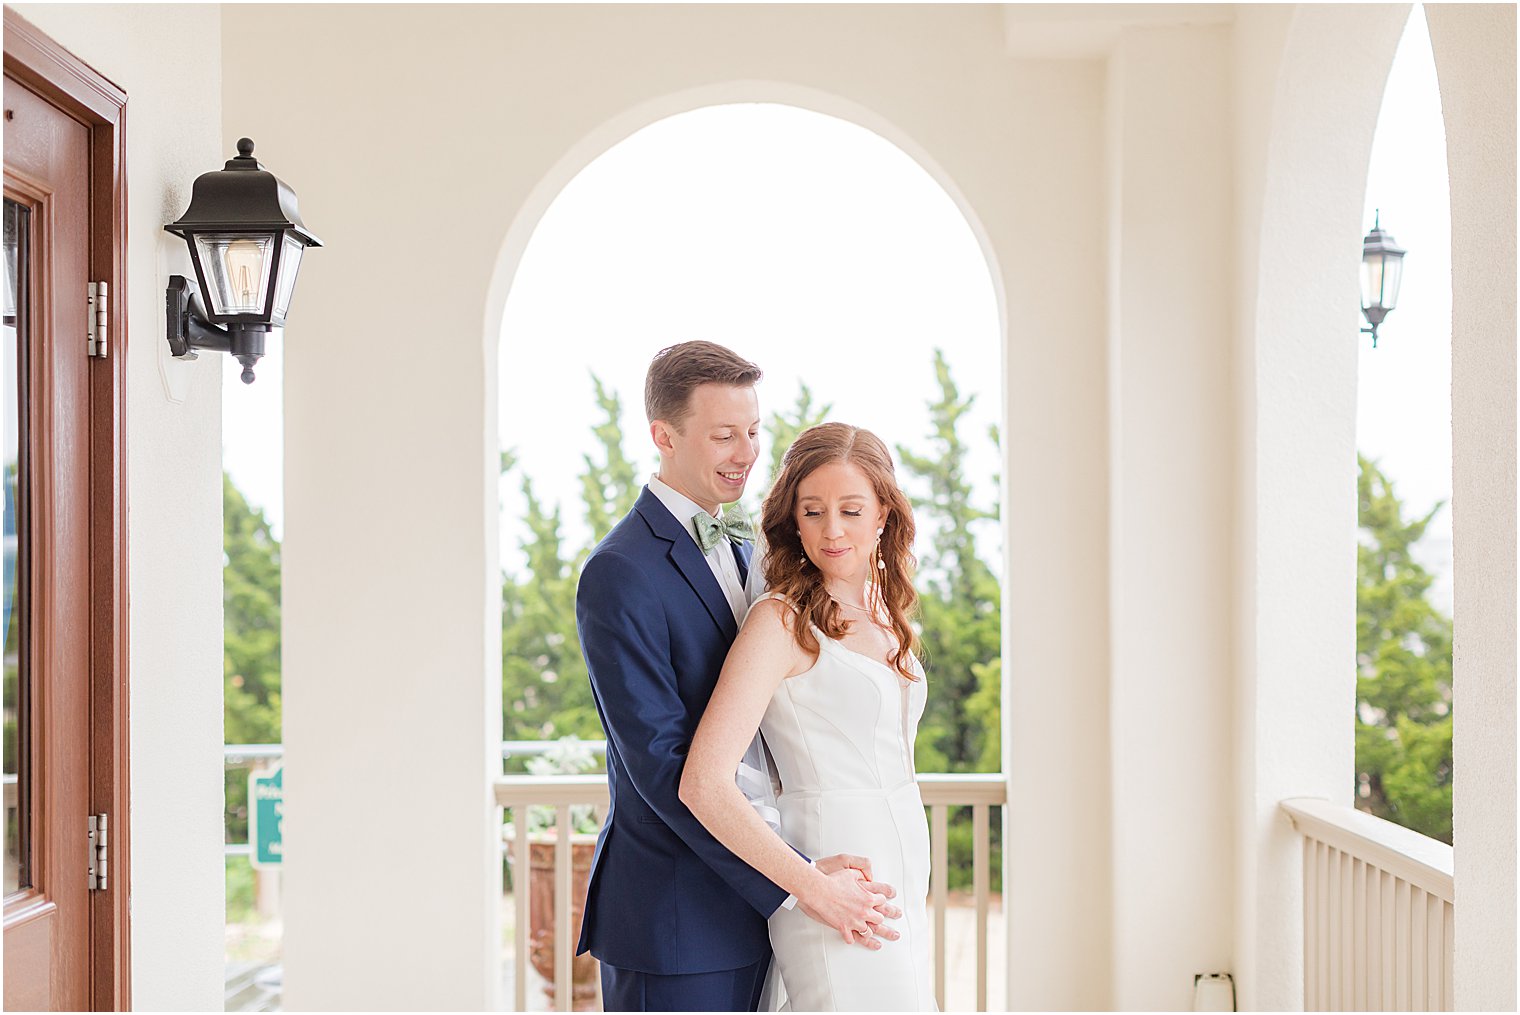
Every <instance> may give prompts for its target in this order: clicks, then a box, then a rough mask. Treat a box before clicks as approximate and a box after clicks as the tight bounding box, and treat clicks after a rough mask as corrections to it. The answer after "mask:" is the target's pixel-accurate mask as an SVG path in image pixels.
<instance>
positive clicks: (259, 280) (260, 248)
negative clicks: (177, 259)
mask: <svg viewBox="0 0 1520 1015" xmlns="http://www.w3.org/2000/svg"><path fill="white" fill-rule="evenodd" d="M274 241H275V234H273V233H264V234H258V233H253V234H249V233H197V234H196V236H195V246H196V249H197V250H198V251H199V253H200V261H201V270H202V271H204V272H205V273H206V283H207V285H208V286H209V287H210V289H211V292H210V294H209V295H210V297H211V312H212V313H213V314H217V315H220V316H230V315H233V314H262V313H263V312H264V308H265V307H266V306H268V303H269V270H270V267H271V265H272V263H273V261H274Z"/></svg>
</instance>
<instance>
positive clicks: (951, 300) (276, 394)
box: [223, 7, 1451, 609]
mask: <svg viewBox="0 0 1520 1015" xmlns="http://www.w3.org/2000/svg"><path fill="white" fill-rule="evenodd" d="M1374 208H1380V209H1381V210H1382V221H1383V225H1384V227H1385V228H1387V229H1388V230H1389V231H1390V232H1391V233H1392V234H1393V235H1394V237H1395V238H1396V239H1397V240H1398V242H1399V243H1400V245H1402V246H1403V247H1405V248H1406V249H1408V250H1409V251H1410V253H1409V256H1408V257H1407V258H1406V259H1405V270H1404V282H1403V290H1402V293H1401V296H1400V300H1399V306H1398V309H1397V310H1395V311H1394V313H1393V314H1392V315H1391V316H1390V317H1389V318H1388V320H1387V321H1386V322H1385V323H1384V324H1383V325H1382V327H1381V328H1380V335H1379V342H1378V348H1377V350H1376V351H1374V350H1372V349H1371V348H1370V342H1368V341H1367V340H1366V339H1363V344H1362V347H1361V373H1360V385H1359V394H1358V416H1357V440H1358V445H1359V447H1361V448H1362V449H1363V451H1364V452H1366V453H1368V454H1370V455H1372V456H1373V457H1375V458H1377V459H1379V460H1380V461H1381V463H1382V465H1383V467H1384V469H1385V471H1387V472H1389V473H1390V474H1391V475H1392V476H1393V477H1394V478H1395V480H1396V482H1397V488H1398V490H1399V492H1400V494H1401V495H1402V496H1403V497H1404V498H1405V500H1406V501H1407V502H1408V504H1409V505H1410V508H1411V510H1412V511H1413V510H1422V509H1428V507H1429V506H1430V505H1432V504H1434V503H1435V502H1436V501H1437V500H1449V498H1450V495H1451V494H1450V491H1451V457H1450V449H1451V434H1450V373H1451V354H1450V321H1451V284H1450V256H1449V236H1450V214H1449V204H1448V199H1447V189H1446V163H1445V143H1444V135H1443V131H1442V126H1441V118H1440V104H1439V99H1438V93H1437V89H1436V80H1435V70H1434V64H1433V60H1432V57H1431V52H1430V45H1429V41H1428V37H1427V35H1426V29H1425V19H1424V17H1423V15H1422V14H1421V13H1420V9H1419V8H1418V7H1417V8H1415V16H1413V17H1411V19H1410V27H1409V29H1408V31H1407V32H1406V34H1405V37H1404V40H1403V42H1402V44H1401V45H1400V48H1399V52H1398V56H1397V58H1396V59H1395V62H1394V66H1393V71H1392V74H1391V76H1390V78H1389V82H1388V90H1387V94H1386V97H1385V100H1384V106H1383V115H1382V117H1381V119H1380V120H1379V122H1378V128H1377V135H1376V140H1375V143H1374V149H1373V157H1372V163H1371V168H1370V172H1369V179H1368V189H1367V211H1366V216H1365V217H1366V224H1367V226H1368V227H1369V228H1370V227H1371V224H1372V216H1373V209H1374ZM1354 298H1355V294H1354V293H1353V294H1349V295H1348V299H1354ZM294 303H295V308H294V309H295V312H296V313H297V314H299V312H300V311H299V303H300V293H299V292H297V294H296V298H295V301H294ZM691 338H706V339H711V340H713V341H719V342H723V343H724V344H726V345H729V346H731V347H732V348H734V349H736V350H737V351H739V352H740V353H741V354H743V355H745V356H747V357H749V358H750V359H753V360H755V361H756V362H757V363H759V364H760V365H761V366H762V367H763V368H764V369H765V371H766V379H765V381H764V382H763V383H762V385H761V388H760V399H761V409H762V412H769V411H770V410H772V409H778V408H784V407H790V406H791V404H792V403H793V401H794V399H795V397H796V393H797V384H798V380H799V379H806V380H807V382H808V384H809V385H810V386H811V387H812V389H813V391H814V394H815V396H817V398H818V399H819V400H821V401H823V402H832V403H833V405H834V409H833V412H832V414H831V418H833V419H838V420H843V421H846V422H850V423H855V424H858V425H861V426H865V427H868V428H870V429H872V430H874V431H876V432H877V433H878V434H879V435H880V436H881V437H883V438H884V439H885V440H886V441H887V442H888V444H889V445H895V444H897V443H906V444H910V445H914V446H921V442H922V440H923V438H924V436H925V435H926V433H927V431H928V414H927V410H926V408H925V404H926V402H927V400H928V399H929V398H930V397H932V396H933V394H934V385H933V377H932V373H931V368H930V362H931V359H930V358H931V355H932V353H931V350H932V349H933V348H934V347H935V346H939V347H941V348H943V349H945V351H946V353H947V355H948V356H949V359H950V363H951V368H952V371H953V374H954V377H955V379H956V381H957V382H958V383H959V384H960V385H961V389H962V391H963V392H964V393H975V394H976V399H977V400H976V408H975V411H974V412H973V413H972V414H971V418H970V419H969V420H968V421H967V423H966V424H965V425H964V427H963V430H962V433H963V435H964V437H965V438H966V439H967V441H968V442H969V443H970V444H971V446H972V448H973V449H974V452H975V455H974V457H973V460H972V466H973V467H972V470H971V474H972V477H973V480H974V481H975V482H977V483H978V487H979V494H980V500H981V503H982V504H983V505H990V504H991V502H992V495H993V493H994V491H993V488H992V485H991V477H992V475H993V474H994V472H995V471H996V468H997V461H996V457H995V456H994V455H993V453H992V449H991V444H990V442H989V441H988V440H987V439H986V436H985V434H986V430H987V427H988V426H989V425H990V424H992V423H993V422H995V421H996V420H997V419H998V418H999V417H1000V415H1001V411H1000V405H1001V398H1002V393H1001V390H1000V385H999V383H998V381H999V378H1000V376H1001V372H1002V368H1001V357H1000V353H999V350H998V337H997V310H996V305H995V302H994V297H993V292H992V287H991V282H990V279H989V277H988V272H987V267H986V262H985V260H984V259H983V258H982V255H981V252H980V250H979V249H978V247H977V244H976V242H975V240H974V238H973V237H972V234H971V231H970V229H969V227H968V226H967V225H966V223H965V221H964V219H963V218H962V216H961V214H960V212H959V210H958V209H957V208H956V207H955V205H954V204H953V203H952V202H951V200H950V199H949V197H948V196H946V194H945V193H944V192H943V190H941V189H940V188H939V187H938V186H937V185H936V184H935V183H934V181H933V180H932V179H931V178H930V177H929V176H928V175H927V174H926V173H925V172H924V170H923V169H921V168H920V167H919V166H918V165H917V164H916V163H914V162H913V161H912V160H911V159H909V158H908V157H907V156H906V155H904V154H903V153H902V152H901V151H900V150H899V149H897V148H896V147H894V146H893V145H891V144H890V143H888V142H887V141H885V140H884V139H882V138H881V137H879V136H878V135H876V134H873V133H871V132H870V131H867V130H865V129H863V128H860V127H857V126H854V125H853V124H849V123H847V122H844V121H841V120H836V119H832V118H830V117H826V116H822V115H820V114H816V113H811V112H807V111H804V110H799V109H795V108H792V107H786V106H777V105H743V106H724V107H717V108H708V109H702V110H697V111H695V112H691V113H686V114H683V115H681V116H677V117H672V118H670V119H668V120H664V121H661V122H660V123H656V124H654V125H652V126H650V127H648V128H646V129H644V130H642V131H640V132H638V133H637V134H635V135H634V136H633V137H631V138H629V139H627V140H626V141H624V142H622V143H621V144H619V145H617V146H616V147H614V148H612V149H611V150H610V151H608V152H607V153H605V154H604V155H603V156H602V157H601V158H599V159H597V160H596V161H595V162H593V163H592V164H591V165H590V166H588V167H587V168H586V169H585V170H584V171H583V172H582V173H580V174H579V175H578V176H577V177H576V178H575V179H574V180H572V181H571V183H570V184H569V185H568V186H567V187H566V188H565V189H564V191H563V192H562V193H561V194H560V195H559V197H558V198H557V199H556V200H555V202H554V204H553V205H552V206H551V207H550V208H549V210H548V212H547V213H546V214H545V215H544V218H543V220H542V222H541V223H540V224H539V226H538V228H537V230H536V231H535V232H534V234H533V238H532V240H531V241H530V243H529V246H528V248H527V250H526V252H525V253H524V256H523V261H522V264H521V267H520V269H519V272H518V275H517V278H516V281H515V283H514V287H513V290H512V293H511V295H510V297H509V299H508V302H507V307H506V317H505V322H504V326H503V345H502V354H501V369H502V382H501V390H502V402H501V406H500V421H501V441H502V446H503V447H504V448H514V449H515V450H516V451H517V452H518V454H519V455H520V458H521V463H522V468H523V469H524V470H525V471H526V472H527V474H528V475H530V476H531V477H532V478H533V481H534V485H535V489H536V491H537V493H538V495H539V496H540V497H541V498H547V499H549V500H553V501H558V502H560V503H561V504H562V506H563V507H564V512H565V522H566V524H565V533H566V537H567V546H570V547H575V546H578V545H580V543H581V542H582V540H583V538H584V529H583V528H582V523H581V521H580V506H579V483H578V479H577V476H578V474H579V472H580V471H581V469H582V467H583V464H582V460H581V456H582V455H583V454H586V453H588V452H590V451H591V450H592V439H591V434H590V424H591V422H592V419H593V416H592V412H591V409H592V402H591V381H590V371H591V370H593V369H595V371H596V372H597V374H598V375H599V376H600V377H601V378H602V380H603V381H604V382H605V383H607V384H609V385H611V386H612V387H613V388H614V389H615V390H616V391H617V392H618V393H619V394H620V395H621V396H622V398H623V406H624V430H625V434H626V441H625V446H626V447H627V448H628V449H629V451H630V453H631V454H635V455H637V456H638V460H639V461H640V462H643V463H647V464H648V467H649V470H650V471H653V469H654V467H655V462H656V459H655V456H654V453H653V449H652V448H651V447H650V445H649V442H648V437H647V433H646V430H645V427H644V419H643V411H642V402H641V400H642V383H643V374H644V369H645V367H646V366H647V364H648V361H649V358H650V356H652V355H653V353H654V352H655V351H656V350H658V349H660V348H661V347H663V346H665V345H668V344H671V343H673V342H677V341H683V340H686V339H691ZM280 347H281V343H280V342H279V341H275V342H271V343H270V350H271V351H270V355H268V356H267V357H266V358H265V359H264V361H263V362H262V363H261V364H260V366H259V379H258V381H257V382H256V383H255V384H253V385H252V386H251V387H245V386H244V385H243V384H242V383H241V382H239V381H238V380H237V369H236V365H235V364H234V363H233V362H232V361H231V360H230V358H224V359H226V367H225V369H226V373H225V375H224V376H225V377H226V382H225V384H224V396H223V421H224V430H223V447H224V461H225V463H226V465H227V467H228V469H229V470H230V471H231V472H232V475H233V479H234V481H235V482H237V484H238V485H239V487H240V488H242V489H243V490H244V491H245V492H246V493H247V494H248V495H249V497H250V498H251V499H252V500H253V501H254V502H255V503H256V504H259V505H261V506H263V507H264V508H265V509H266V511H267V513H268V515H269V517H270V518H271V520H272V521H273V522H274V525H275V529H276V533H277V534H278V533H279V532H280V531H281V520H282V504H281V475H280V469H281V460H280V452H279V449H280V446H281V445H280V432H281V426H280V411H281V410H280V405H281V395H280V366H281V365H280ZM534 377H537V378H545V377H547V378H553V379H554V383H549V384H546V383H524V382H522V380H521V379H522V378H534ZM768 458H769V455H768V451H767V452H766V453H765V460H766V461H768ZM517 475H518V474H514V475H513V476H512V477H510V478H509V479H508V480H507V481H506V482H504V483H503V484H502V488H501V489H502V508H503V510H502V529H501V535H502V539H501V546H502V562H503V565H504V566H506V567H508V568H515V567H517V566H519V564H520V561H521V554H520V552H519V551H518V549H517V547H518V543H519V541H520V540H521V538H522V528H521V525H520V522H519V521H518V519H519V518H520V514H521V504H522V501H521V496H520V494H519V493H518V478H517ZM992 538H994V539H995V534H993V535H992ZM1427 543H1428V544H1429V546H1428V547H1427V550H1426V553H1427V565H1428V566H1432V567H1433V568H1434V569H1435V570H1437V571H1438V572H1439V573H1441V574H1442V578H1441V579H1440V580H1439V581H1438V583H1437V589H1436V596H1437V600H1438V601H1439V602H1442V603H1443V604H1444V605H1445V606H1446V607H1447V608H1448V609H1449V606H1450V512H1449V510H1443V511H1442V512H1441V513H1440V515H1438V516H1437V519H1436V521H1435V523H1433V525H1432V527H1431V530H1430V535H1429V536H1428V537H1427ZM987 550H988V551H989V555H992V556H996V554H995V547H993V546H992V545H990V544H989V545H988V546H987Z"/></svg>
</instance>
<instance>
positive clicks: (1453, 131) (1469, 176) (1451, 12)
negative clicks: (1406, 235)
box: [1425, 4, 1515, 1011]
mask: <svg viewBox="0 0 1520 1015" xmlns="http://www.w3.org/2000/svg"><path fill="white" fill-rule="evenodd" d="M1425 13H1426V16H1427V18H1428V19H1429V22H1430V43H1431V48H1432V49H1433V50H1434V51H1435V57H1436V71H1437V74H1438V75H1439V77H1440V82H1441V110H1442V114H1443V116H1444V118H1445V121H1446V161H1447V166H1448V167H1449V174H1450V180H1451V409H1452V419H1451V437H1452V455H1451V462H1452V497H1451V509H1452V535H1453V542H1454V549H1455V571H1456V590H1455V592H1456V601H1455V609H1454V613H1455V617H1454V619H1455V623H1456V626H1455V638H1454V643H1453V653H1454V658H1453V660H1452V663H1453V677H1454V681H1455V685H1456V686H1455V687H1454V688H1453V696H1454V699H1455V702H1454V709H1453V713H1454V716H1455V719H1454V722H1455V733H1454V736H1453V750H1454V754H1455V758H1454V764H1455V784H1454V793H1455V800H1454V805H1455V806H1454V811H1455V814H1454V815H1453V817H1454V828H1453V831H1454V835H1453V840H1454V845H1455V847H1456V894H1457V898H1456V919H1457V924H1456V935H1457V936H1456V956H1455V961H1456V972H1455V978H1456V1002H1457V1008H1458V1009H1459V1010H1471V1009H1481V1010H1488V1011H1504V1010H1512V1009H1514V1007H1515V8H1514V7H1513V6H1510V5H1504V4H1492V5H1488V4H1484V5H1477V4H1473V5H1467V4H1463V5H1456V6H1452V7H1444V6H1440V5H1433V6H1430V7H1426V8H1425Z"/></svg>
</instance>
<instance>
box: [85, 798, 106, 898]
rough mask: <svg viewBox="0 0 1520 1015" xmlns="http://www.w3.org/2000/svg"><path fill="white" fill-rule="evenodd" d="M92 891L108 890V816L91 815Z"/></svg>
mask: <svg viewBox="0 0 1520 1015" xmlns="http://www.w3.org/2000/svg"><path fill="white" fill-rule="evenodd" d="M89 840H90V857H89V861H88V863H89V869H90V885H89V887H90V891H92V892H95V891H98V892H103V891H105V890H106V815H105V813H104V812H102V813H100V814H91V815H90V831H89Z"/></svg>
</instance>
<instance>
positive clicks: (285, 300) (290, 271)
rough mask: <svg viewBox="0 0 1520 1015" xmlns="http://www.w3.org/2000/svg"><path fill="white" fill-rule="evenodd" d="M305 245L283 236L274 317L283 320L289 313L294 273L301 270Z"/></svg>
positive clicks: (288, 235)
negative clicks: (283, 243) (283, 242)
mask: <svg viewBox="0 0 1520 1015" xmlns="http://www.w3.org/2000/svg"><path fill="white" fill-rule="evenodd" d="M305 249H306V244H304V243H302V242H301V241H300V240H298V239H296V238H295V237H294V236H292V235H290V234H289V233H286V234H285V249H284V251H283V252H281V254H280V280H279V283H278V285H277V286H276V288H275V292H274V315H275V317H277V318H279V319H280V320H282V321H283V320H285V315H286V314H287V313H289V312H290V297H291V294H292V293H294V292H295V289H296V272H298V271H299V270H300V269H301V252H302V251H303V250H305Z"/></svg>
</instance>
